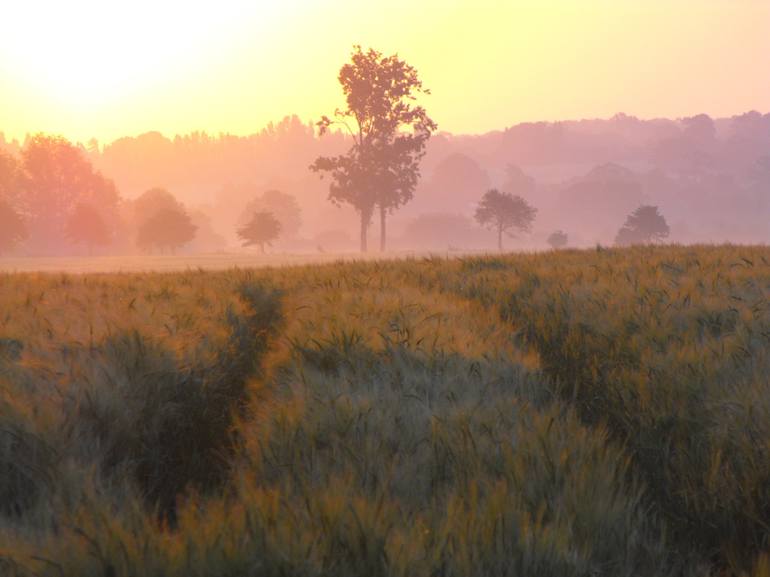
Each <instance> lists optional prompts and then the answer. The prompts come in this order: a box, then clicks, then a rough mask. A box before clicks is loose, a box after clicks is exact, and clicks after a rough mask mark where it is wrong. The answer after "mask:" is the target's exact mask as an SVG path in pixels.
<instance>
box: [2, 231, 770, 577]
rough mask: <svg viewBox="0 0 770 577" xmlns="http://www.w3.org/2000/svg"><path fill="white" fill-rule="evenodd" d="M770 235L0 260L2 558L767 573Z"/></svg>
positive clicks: (302, 567) (297, 567) (249, 567)
mask: <svg viewBox="0 0 770 577" xmlns="http://www.w3.org/2000/svg"><path fill="white" fill-rule="evenodd" d="M768 296H770V249H768V248H763V247H737V246H701V247H676V246H672V247H654V248H653V247H637V248H629V249H597V250H590V251H558V252H549V253H540V254H527V255H510V256H508V255H506V256H498V257H493V256H484V257H481V256H480V257H460V258H454V259H446V258H412V259H400V260H390V261H376V260H373V261H367V262H332V263H326V264H312V265H297V266H292V267H285V266H284V267H272V268H271V267H264V268H255V269H248V268H240V269H230V270H222V271H204V270H197V269H196V270H185V271H181V272H155V273H146V272H123V273H101V274H83V275H75V274H63V273H48V274H43V273H33V272H29V273H0V387H1V388H2V394H0V574H2V575H4V576H5V575H8V576H13V577H20V576H23V577H31V576H42V577H49V576H50V577H62V576H63V577H70V576H73V577H74V576H78V577H96V576H100V577H102V576H103V577H129V576H157V577H165V576H170V577H177V576H178V577H182V576H184V577H191V576H192V577H204V576H206V577H208V576H211V577H240V576H254V577H258V576H260V577H261V576H276V577H278V576H319V577H320V576H329V577H331V576H335V577H337V576H339V577H348V576H349V577H353V576H362V577H363V576H373V577H377V576H382V577H385V576H388V577H389V576H404V577H407V576H408V577H423V576H424V577H434V576H436V577H437V576H441V577H443V576H446V577H450V576H451V577H455V576H458V577H460V576H499V577H503V576H511V577H514V576H544V577H548V576H553V577H557V576H558V577H562V576H585V577H589V576H616V575H617V576H628V577H631V576H641V577H644V576H704V577H705V576H709V577H717V576H728V575H730V576H733V575H734V576H747V577H749V576H750V577H767V576H770V556H768V553H770V301H769V300H768Z"/></svg>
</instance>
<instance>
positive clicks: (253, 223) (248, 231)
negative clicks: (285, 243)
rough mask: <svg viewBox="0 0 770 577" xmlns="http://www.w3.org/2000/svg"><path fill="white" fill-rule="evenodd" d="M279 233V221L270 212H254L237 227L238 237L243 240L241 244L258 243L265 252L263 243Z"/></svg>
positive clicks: (271, 239)
mask: <svg viewBox="0 0 770 577" xmlns="http://www.w3.org/2000/svg"><path fill="white" fill-rule="evenodd" d="M280 234H281V223H280V222H279V221H278V219H277V218H275V216H273V213H271V212H255V213H254V214H252V215H251V218H250V219H249V220H248V222H247V223H246V224H245V225H244V226H242V227H241V228H239V229H238V237H239V238H240V239H241V240H243V246H253V245H258V246H259V248H260V250H261V251H262V252H263V253H264V252H265V245H267V246H271V244H272V242H273V241H274V240H275V239H277V238H278V236H279V235H280Z"/></svg>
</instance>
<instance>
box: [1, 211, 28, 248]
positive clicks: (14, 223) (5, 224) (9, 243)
mask: <svg viewBox="0 0 770 577" xmlns="http://www.w3.org/2000/svg"><path fill="white" fill-rule="evenodd" d="M26 237H27V227H26V226H25V225H24V219H22V217H21V216H20V215H19V214H18V213H17V212H16V211H15V210H14V209H13V207H12V206H11V205H10V204H8V203H7V202H5V201H4V200H2V199H0V254H2V253H4V252H6V251H9V250H11V249H12V248H13V247H14V246H16V245H17V244H18V243H19V242H21V241H22V240H24V239H25V238H26Z"/></svg>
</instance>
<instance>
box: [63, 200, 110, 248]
mask: <svg viewBox="0 0 770 577" xmlns="http://www.w3.org/2000/svg"><path fill="white" fill-rule="evenodd" d="M67 237H68V238H69V239H70V240H71V241H73V242H75V243H82V244H84V245H86V246H87V247H88V252H89V253H91V252H92V251H93V248H94V247H95V246H104V245H107V244H109V243H110V241H111V240H112V235H111V234H110V229H109V228H108V226H107V223H106V222H105V221H104V217H102V215H101V214H100V213H99V211H98V210H96V209H95V208H94V207H93V206H91V205H89V204H85V203H80V204H78V205H77V206H76V207H75V210H74V211H73V212H72V214H71V215H70V217H69V219H68V221H67Z"/></svg>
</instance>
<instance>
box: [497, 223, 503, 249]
mask: <svg viewBox="0 0 770 577" xmlns="http://www.w3.org/2000/svg"><path fill="white" fill-rule="evenodd" d="M497 250H499V251H500V252H503V227H502V226H498V227H497Z"/></svg>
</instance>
